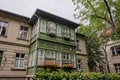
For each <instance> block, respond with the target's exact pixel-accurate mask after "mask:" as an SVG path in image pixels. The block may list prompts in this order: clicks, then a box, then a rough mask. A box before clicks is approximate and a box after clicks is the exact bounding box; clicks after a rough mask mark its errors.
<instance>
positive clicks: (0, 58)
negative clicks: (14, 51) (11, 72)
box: [0, 51, 3, 66]
mask: <svg viewBox="0 0 120 80" xmlns="http://www.w3.org/2000/svg"><path fill="white" fill-rule="evenodd" d="M2 56H3V51H0V66H1V62H2Z"/></svg>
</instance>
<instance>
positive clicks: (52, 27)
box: [47, 21, 56, 35]
mask: <svg viewBox="0 0 120 80" xmlns="http://www.w3.org/2000/svg"><path fill="white" fill-rule="evenodd" d="M47 30H48V31H47V32H48V34H50V35H55V32H56V24H55V23H53V22H51V21H48V23H47Z"/></svg>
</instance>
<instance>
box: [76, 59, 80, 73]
mask: <svg viewBox="0 0 120 80" xmlns="http://www.w3.org/2000/svg"><path fill="white" fill-rule="evenodd" d="M77 70H78V71H81V60H79V59H78V60H77Z"/></svg>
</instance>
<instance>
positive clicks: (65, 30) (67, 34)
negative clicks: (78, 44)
mask: <svg viewBox="0 0 120 80" xmlns="http://www.w3.org/2000/svg"><path fill="white" fill-rule="evenodd" d="M62 31H63V32H62V34H63V37H64V38H67V39H69V28H68V27H67V26H63V30H62Z"/></svg>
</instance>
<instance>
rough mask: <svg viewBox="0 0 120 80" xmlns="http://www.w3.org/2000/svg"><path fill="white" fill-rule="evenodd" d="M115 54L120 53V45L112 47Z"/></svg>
mask: <svg viewBox="0 0 120 80" xmlns="http://www.w3.org/2000/svg"><path fill="white" fill-rule="evenodd" d="M111 50H112V54H113V55H120V45H118V46H114V47H111Z"/></svg>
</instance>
